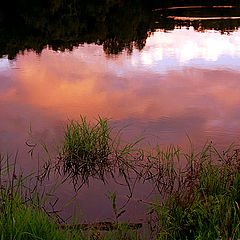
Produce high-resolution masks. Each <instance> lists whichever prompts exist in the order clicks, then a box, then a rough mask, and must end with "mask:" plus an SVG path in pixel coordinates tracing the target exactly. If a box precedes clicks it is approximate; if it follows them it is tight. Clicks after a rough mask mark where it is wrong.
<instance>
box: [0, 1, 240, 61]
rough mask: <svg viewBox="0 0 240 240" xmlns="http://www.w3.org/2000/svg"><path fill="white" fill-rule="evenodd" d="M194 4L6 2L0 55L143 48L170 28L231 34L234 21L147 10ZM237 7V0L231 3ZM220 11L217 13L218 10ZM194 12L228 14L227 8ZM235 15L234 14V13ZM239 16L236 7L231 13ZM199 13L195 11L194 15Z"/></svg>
mask: <svg viewBox="0 0 240 240" xmlns="http://www.w3.org/2000/svg"><path fill="white" fill-rule="evenodd" d="M197 3H198V5H209V4H210V3H211V4H212V5H214V4H215V5H216V4H218V5H226V4H228V5H229V1H226V0H221V1H219V0H218V1H215V0H213V1H206V0H201V1H198V2H197ZM192 4H194V5H196V1H193V0H171V1H157V0H149V1H144V0H132V1H127V0H89V1H81V0H78V1H77V0H51V1H50V0H35V1H32V0H12V1H5V2H4V3H3V4H2V6H1V8H0V57H2V56H3V55H7V56H8V58H9V59H14V58H15V57H16V55H17V54H19V53H24V51H25V50H31V51H35V52H36V53H38V54H40V53H41V52H42V50H43V49H44V48H46V47H47V46H48V47H49V48H50V49H53V50H55V51H65V50H70V51H72V50H73V49H74V47H77V46H79V45H80V44H84V43H88V44H92V43H94V44H98V45H103V50H104V52H105V53H106V54H118V53H121V52H122V51H123V50H126V51H127V52H128V53H129V54H131V52H132V51H133V49H134V48H137V49H139V50H141V49H143V48H144V46H145V43H146V39H147V37H148V36H149V33H151V32H153V31H154V30H155V29H163V30H165V31H169V30H173V29H174V28H176V27H182V26H187V27H189V26H193V27H194V29H195V30H196V31H204V30H205V29H216V30H218V31H220V32H222V33H225V32H231V31H234V30H236V29H237V28H238V27H239V25H240V21H239V20H232V19H228V20H204V21H180V20H174V19H171V18H168V16H169V15H174V14H175V15H180V16H189V14H190V15H191V13H193V11H192V10H186V9H185V10H179V9H178V10H175V11H172V10H171V11H170V10H167V9H165V10H163V11H162V12H159V11H152V10H153V9H155V8H163V7H165V8H166V7H168V6H185V5H192ZM231 4H233V5H237V4H238V2H237V1H234V0H233V1H231ZM219 11H220V10H219ZM221 11H222V12H217V13H216V12H213V11H212V10H211V8H209V9H204V12H202V13H200V14H203V13H204V14H205V15H210V16H211V15H214V14H223V15H224V14H225V13H226V14H228V13H227V10H224V11H223V10H221ZM234 11H235V12H234ZM231 12H234V14H235V15H236V14H238V16H239V14H240V12H239V9H238V8H234V9H232V10H231ZM197 13H199V10H198V12H197Z"/></svg>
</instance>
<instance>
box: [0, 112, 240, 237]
mask: <svg viewBox="0 0 240 240" xmlns="http://www.w3.org/2000/svg"><path fill="white" fill-rule="evenodd" d="M122 131H124V129H123V130H122ZM141 140H142V139H139V140H137V141H136V142H134V143H130V144H123V143H122V142H121V131H119V132H117V133H114V134H113V129H112V128H111V127H110V126H109V120H108V119H102V118H101V117H98V119H97V121H96V122H88V121H87V119H86V117H83V116H81V118H80V120H79V121H76V120H72V121H69V122H68V124H67V126H66V128H65V135H64V140H63V143H62V144H60V145H58V146H56V154H55V156H50V153H49V151H48V148H47V146H46V145H43V148H44V149H45V152H46V156H47V157H46V158H45V159H46V160H45V163H44V165H43V166H42V167H41V168H40V167H39V169H38V170H37V171H36V172H35V173H34V172H33V173H30V174H28V175H27V176H25V175H23V173H22V172H21V171H20V170H19V169H18V168H17V167H16V166H17V164H16V162H17V158H18V156H17V155H16V157H15V158H14V160H13V161H12V159H11V158H10V157H9V156H5V155H0V211H1V212H0V235H1V239H131V240H132V239H133V240H134V239H158V240H162V239H164V240H165V239H184V240H186V239H189V240H190V239H191V240H192V239H199V240H200V239H202V240H203V239H214V240H215V239H231V240H233V239H239V238H240V147H239V146H237V145H233V144H232V145H231V146H230V147H229V148H228V149H226V150H225V151H224V152H219V151H218V150H217V149H216V148H215V146H214V145H213V144H212V143H209V144H206V145H205V146H203V148H202V150H201V151H200V152H195V151H194V148H193V146H192V144H191V141H190V139H189V141H190V150H189V151H188V152H184V151H183V150H182V149H181V148H180V147H178V146H169V147H168V148H166V149H164V150H162V149H160V148H159V147H158V146H156V147H153V148H152V149H151V150H149V149H148V150H146V149H145V148H143V147H142V148H140V147H139V145H140V142H141ZM50 175H54V176H56V179H58V177H60V178H61V179H63V180H61V181H60V182H58V181H56V183H55V184H53V186H52V187H51V188H50V189H48V190H47V191H46V190H45V189H44V188H43V186H44V181H46V179H47V178H48V177H49V176H50ZM117 176H121V177H122V179H124V181H125V183H126V186H127V187H128V190H129V199H128V201H129V200H130V199H131V198H132V197H133V191H134V186H135V183H136V182H140V183H141V184H144V183H147V182H150V183H152V185H153V188H154V189H155V190H154V191H155V193H156V195H155V199H153V200H152V202H144V201H142V202H143V203H144V204H145V205H146V220H147V221H146V223H144V224H143V223H123V222H121V216H122V214H126V215H127V211H126V210H125V206H126V205H127V203H128V201H127V202H126V204H125V206H122V207H120V208H119V206H118V205H117V200H116V199H117V197H118V196H117V193H116V192H114V193H111V192H108V194H106V197H107V198H108V199H109V201H110V202H111V203H112V210H113V213H114V219H113V221H112V222H101V223H91V224H86V223H85V222H82V223H81V222H79V221H80V218H79V216H80V210H76V211H75V213H74V216H73V218H72V222H71V223H69V222H68V223H67V222H65V221H64V220H63V219H61V217H60V216H59V215H58V210H56V209H55V208H54V204H50V203H51V201H50V198H52V197H54V191H55V190H56V189H57V188H58V186H59V185H61V184H64V182H65V181H71V182H72V184H73V186H74V189H75V191H76V192H77V191H81V187H82V186H83V185H84V184H88V182H89V179H98V180H100V181H102V182H104V183H107V180H108V179H109V178H113V179H117ZM132 179H134V180H132ZM159 196H160V197H159ZM58 197H61V196H58ZM67 204H68V203H67ZM49 205H50V206H49Z"/></svg>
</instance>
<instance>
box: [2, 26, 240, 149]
mask: <svg viewBox="0 0 240 240" xmlns="http://www.w3.org/2000/svg"><path fill="white" fill-rule="evenodd" d="M239 60H240V31H236V32H234V33H232V34H231V35H221V34H220V33H219V32H215V31H207V32H205V33H199V32H195V31H193V29H191V28H190V30H187V29H181V30H180V29H176V30H174V31H173V32H170V33H164V32H156V33H154V35H152V36H151V37H150V38H149V39H147V44H146V47H145V48H144V49H143V51H141V52H139V51H138V50H135V51H134V52H133V54H132V55H128V54H127V53H123V54H121V55H118V56H116V57H105V55H104V53H103V51H102V48H101V46H95V45H84V46H80V47H79V48H77V49H75V50H74V51H73V52H65V53H56V52H53V51H50V50H44V51H43V52H42V54H41V55H40V56H37V55H35V54H34V53H31V52H26V53H25V54H24V56H22V55H19V56H18V57H17V59H16V60H12V61H9V60H7V59H1V62H0V77H1V82H0V86H1V88H0V93H1V95H0V103H1V105H2V108H1V111H2V114H1V123H2V125H1V130H0V131H1V133H3V132H4V133H5V134H1V137H0V142H3V141H5V140H6V139H8V141H11V142H14V141H15V140H14V139H18V136H16V135H19V137H20V135H23V136H25V135H26V132H25V133H24V131H27V129H28V127H29V124H30V123H31V125H32V127H33V129H36V131H39V128H40V129H42V131H45V130H46V129H49V127H50V126H49V125H48V124H49V122H51V127H53V126H54V123H53V122H55V121H56V122H59V121H64V120H66V119H67V118H78V117H79V115H80V114H83V115H86V116H88V117H89V118H90V119H93V118H95V117H96V116H97V115H98V114H100V115H101V116H105V117H109V118H111V119H112V122H113V123H114V124H115V125H116V126H119V127H120V126H122V125H128V123H130V126H129V128H130V129H128V130H127V132H131V135H134V137H135V136H136V137H138V136H142V135H144V134H145V135H147V136H155V137H157V139H158V140H159V144H163V145H165V144H171V143H175V144H176V143H177V144H178V143H181V142H182V141H183V139H185V138H186V133H188V134H189V135H190V136H192V137H193V138H195V137H196V139H198V140H199V137H200V139H202V140H203V141H206V136H207V137H210V138H211V137H212V138H216V140H217V142H219V143H221V144H225V142H226V141H229V138H230V139H232V140H236V139H238V133H239V113H238V112H239V111H238V110H239V104H240V87H239V80H240V72H239V70H238V69H239V66H240V61H239ZM4 123H5V124H4ZM17 126H19V132H18V131H16V127H17ZM44 129H45V130H44ZM23 130H24V131H23ZM48 131H50V130H48ZM223 134H226V136H224V137H223ZM6 135H7V138H6ZM204 139H205V140H204Z"/></svg>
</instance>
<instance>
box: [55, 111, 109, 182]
mask: <svg viewBox="0 0 240 240" xmlns="http://www.w3.org/2000/svg"><path fill="white" fill-rule="evenodd" d="M110 133H111V128H110V127H109V124H108V120H107V119H102V118H101V117H99V118H98V119H97V122H96V123H95V124H93V123H91V122H87V120H86V117H83V116H81V119H80V122H78V121H74V120H72V121H70V122H69V124H68V125H67V126H66V129H65V136H64V143H63V145H62V147H60V148H59V150H60V151H59V159H60V161H61V162H62V163H63V171H64V173H69V174H70V175H71V177H72V178H73V179H75V180H76V181H78V180H79V179H78V178H79V177H80V176H81V181H82V182H83V183H88V181H89V177H90V176H94V177H99V178H100V179H101V180H104V171H105V169H106V168H107V167H108V165H109V156H110V154H111V137H110Z"/></svg>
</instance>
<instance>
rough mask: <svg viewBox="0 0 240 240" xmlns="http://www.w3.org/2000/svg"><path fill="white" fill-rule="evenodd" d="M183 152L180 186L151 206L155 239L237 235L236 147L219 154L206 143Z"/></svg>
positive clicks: (239, 186) (239, 166) (239, 168)
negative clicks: (192, 151)
mask: <svg viewBox="0 0 240 240" xmlns="http://www.w3.org/2000/svg"><path fill="white" fill-rule="evenodd" d="M229 151H230V150H229V149H228V151H227V152H229ZM184 156H185V158H186V160H187V161H188V163H187V165H186V167H185V169H184V170H183V171H182V172H181V173H180V174H181V175H182V176H183V177H182V178H179V179H181V185H180V186H181V187H180V188H179V187H178V188H176V189H175V191H172V192H171V194H170V195H168V197H167V198H166V199H164V200H162V201H159V200H158V198H156V200H155V201H154V202H153V204H152V206H151V212H152V214H153V215H154V216H155V218H154V220H153V221H152V223H153V225H152V232H155V234H156V235H155V239H189V240H190V239H202V240H203V239H239V237H240V209H239V205H240V155H239V150H235V151H234V152H232V153H231V154H230V155H228V154H226V152H225V153H224V154H220V153H219V152H218V151H217V150H216V149H215V148H214V147H212V145H208V146H207V147H206V148H204V150H203V151H202V152H201V153H199V154H196V155H194V154H184ZM173 172H177V169H174V171H173ZM183 173H185V174H183Z"/></svg>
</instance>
